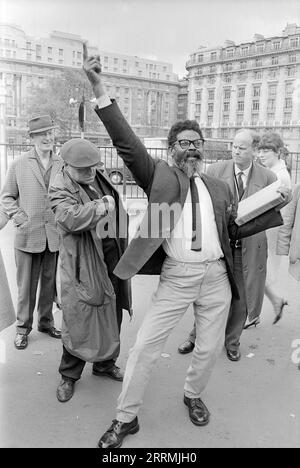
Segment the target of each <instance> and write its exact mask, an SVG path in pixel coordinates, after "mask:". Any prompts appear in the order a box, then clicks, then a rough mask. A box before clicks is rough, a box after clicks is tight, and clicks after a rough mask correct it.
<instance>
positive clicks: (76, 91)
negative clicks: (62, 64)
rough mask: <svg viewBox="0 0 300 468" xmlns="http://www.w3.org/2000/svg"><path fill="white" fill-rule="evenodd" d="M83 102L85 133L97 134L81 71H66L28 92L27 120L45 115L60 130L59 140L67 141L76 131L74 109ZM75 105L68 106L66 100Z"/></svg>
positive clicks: (76, 110)
mask: <svg viewBox="0 0 300 468" xmlns="http://www.w3.org/2000/svg"><path fill="white" fill-rule="evenodd" d="M83 96H84V98H85V100H86V103H85V109H86V113H85V116H86V117H85V118H86V120H85V131H87V132H93V133H95V134H96V133H98V132H99V131H100V124H99V119H98V118H97V116H96V114H95V112H94V109H93V104H91V103H90V102H89V100H90V99H91V98H92V97H93V96H92V92H91V88H90V86H89V83H88V82H87V79H86V77H85V75H84V72H83V71H81V70H78V71H77V70H76V71H74V70H66V71H63V72H61V74H60V75H59V76H56V77H49V78H48V79H47V80H46V82H45V84H44V85H43V86H35V87H33V88H32V90H31V93H30V95H29V100H28V112H29V115H30V116H33V115H43V114H49V115H50V116H51V117H52V119H53V121H54V122H55V124H56V125H58V127H59V129H60V132H59V133H60V136H61V137H62V138H63V139H65V138H67V139H68V138H70V137H71V136H72V134H74V132H76V131H77V132H78V131H79V125H78V109H79V103H80V102H81V100H82V98H83ZM71 98H72V99H75V100H77V103H75V104H71V105H70V99H71Z"/></svg>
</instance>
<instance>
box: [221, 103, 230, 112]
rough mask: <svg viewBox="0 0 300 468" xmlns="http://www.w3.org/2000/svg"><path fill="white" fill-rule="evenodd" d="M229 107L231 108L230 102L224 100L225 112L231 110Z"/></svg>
mask: <svg viewBox="0 0 300 468" xmlns="http://www.w3.org/2000/svg"><path fill="white" fill-rule="evenodd" d="M229 108H230V102H224V103H223V111H224V112H229Z"/></svg>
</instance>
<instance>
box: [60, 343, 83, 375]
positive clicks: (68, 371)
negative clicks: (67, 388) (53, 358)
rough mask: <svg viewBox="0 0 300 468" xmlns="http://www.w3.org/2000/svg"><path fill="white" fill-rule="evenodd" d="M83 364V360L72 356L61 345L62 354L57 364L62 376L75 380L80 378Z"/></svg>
mask: <svg viewBox="0 0 300 468" xmlns="http://www.w3.org/2000/svg"><path fill="white" fill-rule="evenodd" d="M84 366H85V361H83V360H82V359H80V358H78V357H76V356H73V354H71V353H69V351H68V350H67V349H66V348H65V347H64V346H63V354H62V357H61V363H60V366H59V373H60V374H61V375H62V377H65V378H68V379H70V380H73V381H74V382H75V381H76V380H79V379H80V377H81V374H82V371H83V369H84Z"/></svg>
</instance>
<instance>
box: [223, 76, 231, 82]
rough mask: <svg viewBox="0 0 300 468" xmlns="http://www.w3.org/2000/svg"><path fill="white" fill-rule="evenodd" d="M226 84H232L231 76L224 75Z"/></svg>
mask: <svg viewBox="0 0 300 468" xmlns="http://www.w3.org/2000/svg"><path fill="white" fill-rule="evenodd" d="M224 81H225V83H231V75H224Z"/></svg>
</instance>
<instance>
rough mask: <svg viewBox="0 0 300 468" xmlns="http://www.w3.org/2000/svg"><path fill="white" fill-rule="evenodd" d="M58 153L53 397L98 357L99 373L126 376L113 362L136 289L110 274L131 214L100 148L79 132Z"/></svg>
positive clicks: (70, 388)
mask: <svg viewBox="0 0 300 468" xmlns="http://www.w3.org/2000/svg"><path fill="white" fill-rule="evenodd" d="M60 155H61V157H62V159H63V160H64V165H63V167H62V169H61V171H60V172H59V173H58V174H57V176H56V178H55V180H54V182H53V184H52V186H51V188H50V200H51V207H52V209H53V211H54V213H55V220H56V222H57V227H58V229H59V231H60V233H61V246H60V260H61V265H60V279H61V307H62V313H63V327H62V340H63V355H62V359H61V363H60V367H59V372H60V374H61V376H62V380H61V382H60V384H59V386H58V388H57V393H56V395H57V399H58V400H59V401H60V402H66V401H68V400H70V398H72V396H73V393H74V387H75V382H76V381H77V380H79V379H80V377H81V374H82V371H83V368H84V366H85V363H86V362H92V363H93V369H92V373H93V374H94V375H97V376H100V377H102V376H106V377H109V378H111V379H113V380H117V381H122V380H123V376H122V374H121V372H120V369H119V368H118V367H117V366H116V365H115V362H116V359H117V357H118V355H119V351H120V328H121V322H122V313H123V309H127V310H128V311H129V312H131V294H130V282H129V281H122V280H120V279H119V278H117V277H116V276H115V275H114V274H113V270H114V268H115V266H116V265H117V263H118V261H119V259H120V257H121V255H122V253H123V252H124V251H125V249H126V246H127V214H126V212H125V210H124V208H123V206H122V203H119V194H118V192H117V191H116V190H115V189H114V187H113V186H112V185H111V183H110V180H109V178H108V177H107V176H106V175H105V174H104V171H103V170H102V169H101V165H102V164H101V162H100V153H99V151H98V149H97V147H96V146H95V145H94V144H92V143H90V142H89V141H87V140H84V139H76V138H75V139H72V140H70V141H68V142H67V143H65V144H64V145H63V146H62V148H61V152H60ZM122 232H123V235H122Z"/></svg>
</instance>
